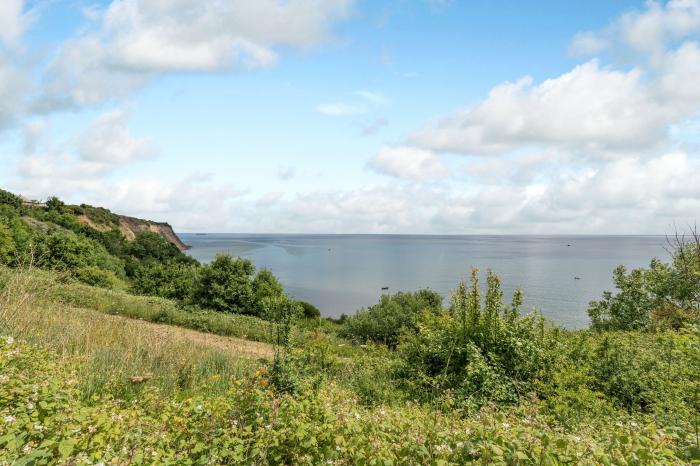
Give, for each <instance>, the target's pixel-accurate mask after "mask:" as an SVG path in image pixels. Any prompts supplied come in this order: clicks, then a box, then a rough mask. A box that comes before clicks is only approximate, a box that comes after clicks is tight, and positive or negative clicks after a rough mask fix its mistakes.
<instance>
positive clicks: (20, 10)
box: [0, 0, 35, 46]
mask: <svg viewBox="0 0 700 466" xmlns="http://www.w3.org/2000/svg"><path fill="white" fill-rule="evenodd" d="M34 16H35V13H34V12H33V11H32V10H29V11H25V8H24V0H3V1H2V2H0V42H3V43H4V44H5V45H9V46H17V45H18V43H19V40H20V38H21V37H22V34H24V32H25V31H26V29H27V28H28V27H29V25H30V24H31V22H32V21H33V19H34Z"/></svg>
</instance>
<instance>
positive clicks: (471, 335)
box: [397, 269, 559, 409]
mask: <svg viewBox="0 0 700 466" xmlns="http://www.w3.org/2000/svg"><path fill="white" fill-rule="evenodd" d="M520 300H521V298H520V294H519V293H516V295H515V298H514V303H513V305H512V306H505V305H504V304H503V302H502V292H501V288H500V280H499V279H498V277H497V276H496V275H494V274H493V273H491V272H490V271H489V273H488V276H487V292H486V295H485V297H484V300H483V303H482V300H481V295H480V291H479V283H478V271H477V270H476V269H474V270H472V276H471V284H470V287H469V288H467V285H466V283H465V282H461V283H460V285H459V287H458V288H457V289H456V290H455V292H454V293H453V298H452V306H451V309H450V310H449V311H445V312H441V313H437V314H435V313H430V312H424V313H423V314H422V315H421V318H420V319H419V320H418V322H417V331H416V332H405V333H404V334H403V335H402V338H401V339H400V343H399V345H398V354H399V357H400V359H401V366H400V369H399V371H398V374H397V375H398V377H399V380H400V382H401V383H402V385H403V386H404V387H406V389H407V390H409V392H410V393H412V394H414V396H416V397H419V398H422V399H430V398H433V397H435V396H436V394H438V395H441V394H442V393H445V392H446V391H449V392H450V393H452V394H453V395H454V397H455V399H456V401H457V403H459V405H460V406H461V407H463V408H465V409H471V408H477V407H480V406H482V405H484V404H486V403H489V402H497V403H515V402H518V401H519V400H521V399H522V398H523V397H525V396H526V395H527V394H528V393H530V392H540V391H541V384H543V383H546V382H547V381H548V380H549V379H550V378H551V377H552V374H553V371H554V367H555V364H556V360H557V348H558V346H559V339H558V335H557V332H556V331H555V330H552V329H547V328H546V327H545V324H544V320H543V319H542V317H541V316H539V315H536V314H533V315H530V316H526V317H520V316H519V306H520Z"/></svg>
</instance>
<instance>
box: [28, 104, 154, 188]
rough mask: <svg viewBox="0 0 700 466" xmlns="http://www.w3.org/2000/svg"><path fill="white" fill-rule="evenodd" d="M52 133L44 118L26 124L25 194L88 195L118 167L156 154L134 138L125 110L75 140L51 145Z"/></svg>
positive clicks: (151, 144)
mask: <svg viewBox="0 0 700 466" xmlns="http://www.w3.org/2000/svg"><path fill="white" fill-rule="evenodd" d="M49 130H50V125H49V122H48V121H47V120H43V119H39V120H34V121H31V122H29V123H27V124H26V125H25V129H24V154H23V155H22V157H21V159H20V162H19V166H18V175H19V177H20V181H19V186H20V187H21V189H22V191H23V192H29V193H31V194H32V195H37V196H40V195H43V196H46V195H50V194H53V193H58V192H64V193H74V192H86V191H88V192H89V191H92V190H94V189H96V188H98V187H99V186H100V185H101V184H102V183H103V182H104V181H105V178H106V177H107V175H109V174H111V173H112V172H113V171H114V170H115V169H116V168H117V167H119V166H121V165H125V164H128V163H131V162H134V161H136V160H139V159H143V158H146V157H150V156H153V155H155V154H156V153H157V147H156V145H155V143H154V142H153V141H151V140H149V139H147V138H139V137H135V136H133V135H132V134H131V132H130V130H129V127H128V114H127V113H126V112H124V111H121V110H118V111H113V112H107V113H104V114H102V115H100V116H98V117H97V118H96V119H95V120H94V121H93V122H92V123H91V124H90V126H89V127H88V128H87V129H86V130H85V131H84V132H83V133H82V134H81V135H80V136H79V137H78V139H77V141H73V142H67V143H63V144H59V145H56V144H53V143H51V141H50V138H49V134H48V133H49Z"/></svg>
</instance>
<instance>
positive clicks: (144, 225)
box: [116, 215, 190, 251]
mask: <svg viewBox="0 0 700 466" xmlns="http://www.w3.org/2000/svg"><path fill="white" fill-rule="evenodd" d="M116 217H117V218H118V221H119V230H120V231H121V232H122V234H124V236H125V237H126V239H129V240H132V239H134V237H135V236H136V233H137V232H139V231H152V232H154V233H158V234H159V235H161V236H162V237H164V238H165V239H167V240H168V241H170V242H171V243H173V244H174V245H175V246H177V247H178V248H179V249H180V251H185V250H187V249H189V248H190V246H188V245H186V244H185V243H183V242H182V240H181V239H180V238H179V237H178V236H177V234H175V232H174V231H173V228H172V227H171V226H170V224H169V223H159V222H152V221H150V220H142V219H139V218H134V217H126V216H124V215H117V216H116Z"/></svg>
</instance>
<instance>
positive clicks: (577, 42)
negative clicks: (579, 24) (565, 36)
mask: <svg viewBox="0 0 700 466" xmlns="http://www.w3.org/2000/svg"><path fill="white" fill-rule="evenodd" d="M609 46H610V42H609V41H608V40H607V39H605V38H604V37H601V36H600V35H599V34H596V33H594V32H590V31H589V32H580V33H578V34H576V35H575V36H574V38H573V40H572V41H571V45H570V46H569V54H570V55H573V56H577V55H596V54H597V53H600V52H602V51H603V50H605V49H607V48H608V47H609Z"/></svg>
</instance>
